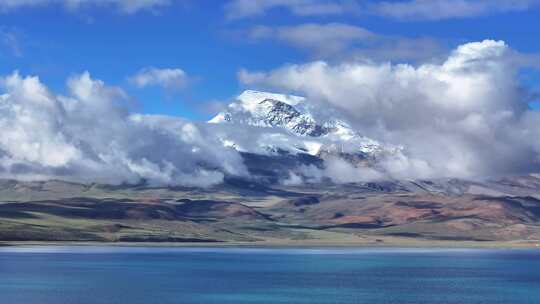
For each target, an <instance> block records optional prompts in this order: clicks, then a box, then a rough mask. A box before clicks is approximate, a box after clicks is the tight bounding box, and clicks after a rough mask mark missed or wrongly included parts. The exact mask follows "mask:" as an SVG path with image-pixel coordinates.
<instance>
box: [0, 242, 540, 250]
mask: <svg viewBox="0 0 540 304" xmlns="http://www.w3.org/2000/svg"><path fill="white" fill-rule="evenodd" d="M66 246H73V247H78V246H80V247H128V248H129V247H148V248H165V247H168V248H268V249H273V248H275V249H279V248H299V249H302V248H357V249H362V248H386V249H392V248H396V249H398V248H416V249H437V248H447V249H538V250H540V241H508V242H496V241H495V242H474V241H470V242H469V241H459V242H455V241H424V240H421V241H418V240H413V241H411V240H406V241H403V240H400V241H391V242H390V241H388V242H365V243H355V242H181V243H180V242H78V241H65V242H62V241H60V242H56V241H55V242H41V241H24V242H22V241H0V248H1V247H66Z"/></svg>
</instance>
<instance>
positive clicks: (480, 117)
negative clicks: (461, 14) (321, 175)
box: [239, 40, 540, 179]
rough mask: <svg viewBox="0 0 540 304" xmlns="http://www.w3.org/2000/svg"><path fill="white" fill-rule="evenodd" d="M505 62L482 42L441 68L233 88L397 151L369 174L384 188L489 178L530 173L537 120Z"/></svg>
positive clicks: (333, 72)
mask: <svg viewBox="0 0 540 304" xmlns="http://www.w3.org/2000/svg"><path fill="white" fill-rule="evenodd" d="M512 54H513V52H512V51H511V50H510V49H509V47H508V46H507V45H506V44H505V43H504V42H502V41H492V40H485V41H482V42H475V43H468V44H464V45H461V46H459V47H458V48H457V49H455V50H454V51H453V52H452V53H451V55H450V56H449V57H448V58H447V59H446V60H445V61H443V62H441V63H439V64H422V65H418V66H412V65H408V64H399V65H392V64H390V63H369V62H367V63H366V62H347V63H339V64H330V63H327V62H324V61H315V62H310V63H306V64H299V65H287V66H284V67H281V68H278V69H275V70H272V71H245V70H243V71H240V73H239V79H240V81H241V82H242V83H243V84H244V85H247V86H258V87H264V88H272V89H277V90H280V91H284V92H287V93H296V94H302V95H305V96H307V97H308V100H312V101H316V102H319V103H323V104H324V103H326V104H327V105H328V106H330V107H335V108H337V109H340V110H341V112H342V113H343V115H347V116H348V118H349V119H350V120H351V122H353V123H354V125H355V126H356V127H357V128H358V129H359V130H360V131H361V132H363V133H364V134H366V135H367V136H369V137H371V138H374V139H376V140H380V141H382V142H388V143H392V144H399V145H402V146H403V147H404V150H403V152H402V153H398V154H396V155H394V156H392V157H388V158H386V159H384V160H381V161H380V162H379V163H378V164H377V165H376V167H375V168H376V169H377V170H378V171H380V172H384V173H385V174H387V176H390V177H392V178H406V179H409V178H412V179H414V178H436V177H461V178H474V177H488V176H494V175H502V174H520V173H528V172H531V171H535V170H538V161H539V155H540V131H539V130H540V128H538V126H539V125H540V113H539V112H536V111H531V110H530V109H529V108H528V102H529V101H530V98H531V96H530V95H529V93H528V92H527V91H526V90H525V89H524V88H523V87H522V86H521V84H520V83H519V81H518V78H517V75H516V74H517V70H518V67H517V66H516V65H515V61H514V60H513V57H512ZM339 165H340V166H341V167H343V164H339ZM342 171H343V170H342ZM343 172H349V171H347V170H345V171H343ZM358 172H359V174H361V173H362V171H361V169H359V171H358ZM347 175H349V174H347Z"/></svg>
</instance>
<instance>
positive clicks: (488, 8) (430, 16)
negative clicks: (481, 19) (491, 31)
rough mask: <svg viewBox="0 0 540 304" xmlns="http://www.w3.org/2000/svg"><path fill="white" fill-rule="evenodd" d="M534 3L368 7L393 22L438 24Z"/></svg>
mask: <svg viewBox="0 0 540 304" xmlns="http://www.w3.org/2000/svg"><path fill="white" fill-rule="evenodd" d="M538 5H540V1H538V0H409V1H385V2H379V3H372V4H371V6H370V7H369V11H370V12H371V13H373V14H377V15H381V16H387V17H392V18H397V19H411V20H441V19H451V18H467V17H476V16H484V15H491V14H496V13H504V12H513V11H524V10H527V9H530V8H532V7H534V6H538Z"/></svg>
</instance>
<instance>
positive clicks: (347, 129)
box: [209, 90, 395, 156]
mask: <svg viewBox="0 0 540 304" xmlns="http://www.w3.org/2000/svg"><path fill="white" fill-rule="evenodd" d="M317 114H320V113H317V110H316V109H315V108H314V107H313V106H311V105H310V104H308V102H307V100H306V99H305V98H304V97H300V96H293V95H283V94H274V93H267V92H258V91H251V90H248V91H244V92H243V93H242V94H240V95H239V96H238V97H237V98H236V100H235V101H234V102H232V103H231V104H229V105H228V107H227V108H226V110H225V111H223V112H221V113H219V114H217V115H216V116H215V117H214V118H212V119H211V120H210V121H209V123H211V124H234V125H246V126H251V127H260V128H261V130H264V131H261V133H264V136H263V137H264V138H267V139H268V138H272V139H273V141H275V139H276V138H278V139H280V142H279V143H277V144H276V143H275V142H267V143H266V144H268V146H269V147H272V148H277V149H279V150H285V151H288V152H294V151H290V150H291V149H289V148H288V147H285V148H284V147H283V146H280V143H281V144H283V145H291V143H292V145H293V146H294V147H293V150H294V148H296V149H298V150H300V151H304V152H307V153H308V154H312V155H320V154H326V153H332V154H334V153H346V154H363V155H364V156H376V155H377V154H379V153H384V152H388V151H390V150H392V149H395V148H394V147H389V146H384V145H382V144H381V143H379V142H377V141H375V140H373V139H370V138H368V137H365V136H363V135H361V134H360V133H359V132H358V131H356V130H354V129H353V128H352V127H351V126H350V125H349V124H348V123H347V122H346V121H345V120H343V119H339V118H333V117H332V118H321V117H322V116H323V115H317ZM274 131H275V132H277V131H279V132H280V133H284V134H288V138H286V139H284V138H283V135H282V134H280V136H268V133H271V132H274ZM231 141H233V142H234V139H230V138H229V139H227V140H224V142H226V144H227V145H233V146H236V145H235V144H231ZM263 144H264V143H263ZM244 150H249V149H244Z"/></svg>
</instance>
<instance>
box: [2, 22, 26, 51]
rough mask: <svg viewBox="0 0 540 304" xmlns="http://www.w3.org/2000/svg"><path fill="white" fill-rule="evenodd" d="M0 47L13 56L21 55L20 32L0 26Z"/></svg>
mask: <svg viewBox="0 0 540 304" xmlns="http://www.w3.org/2000/svg"><path fill="white" fill-rule="evenodd" d="M0 47H1V48H3V49H6V50H8V52H9V53H10V54H11V55H13V56H15V57H22V56H23V48H22V45H21V42H20V33H19V32H17V31H15V30H7V29H3V28H1V27H0ZM0 53H1V52H0Z"/></svg>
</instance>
